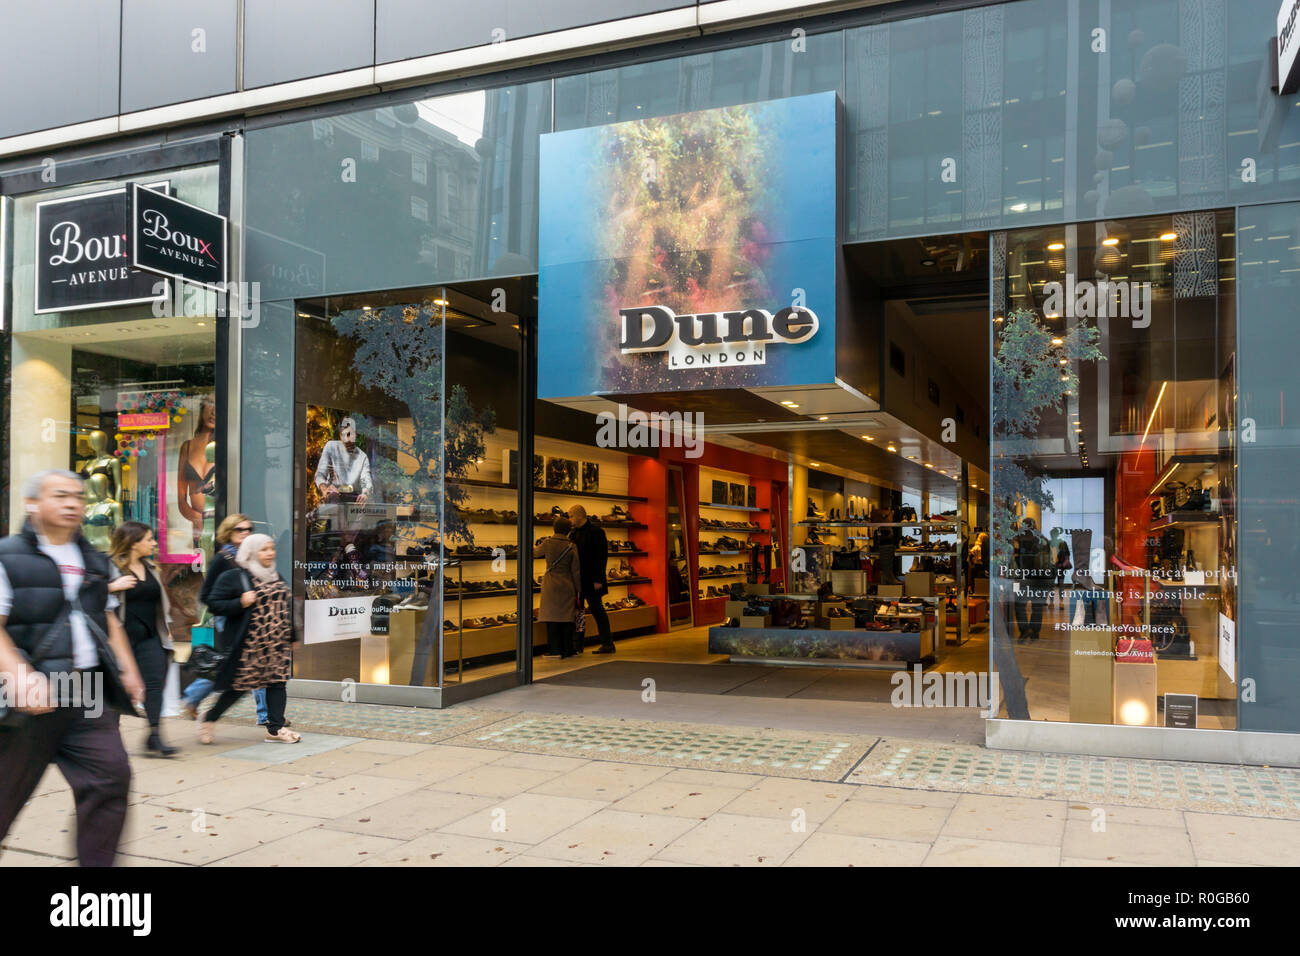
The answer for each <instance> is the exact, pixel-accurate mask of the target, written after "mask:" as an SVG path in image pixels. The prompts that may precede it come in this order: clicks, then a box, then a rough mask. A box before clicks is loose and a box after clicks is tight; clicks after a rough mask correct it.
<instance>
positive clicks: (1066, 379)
mask: <svg viewBox="0 0 1300 956" xmlns="http://www.w3.org/2000/svg"><path fill="white" fill-rule="evenodd" d="M1069 380H1070V376H1068V375H1062V376H1061V381H1062V382H1068V381H1069Z"/></svg>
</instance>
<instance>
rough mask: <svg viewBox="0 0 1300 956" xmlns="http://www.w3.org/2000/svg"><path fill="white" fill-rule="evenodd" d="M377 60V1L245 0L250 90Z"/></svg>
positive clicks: (247, 84) (246, 80)
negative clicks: (375, 58)
mask: <svg viewBox="0 0 1300 956" xmlns="http://www.w3.org/2000/svg"><path fill="white" fill-rule="evenodd" d="M326 7H327V9H326ZM374 55H375V2H374V0H330V3H329V4H328V5H322V4H320V3H319V2H317V0H245V3H244V87H245V89H253V88H254V87H258V86H269V85H271V84H272V83H287V82H289V81H290V80H301V79H306V78H307V77H311V76H322V75H324V74H326V73H338V72H341V71H344V70H356V69H360V68H361V67H366V66H370V65H371V64H373V63H374Z"/></svg>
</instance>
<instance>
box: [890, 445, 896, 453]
mask: <svg viewBox="0 0 1300 956" xmlns="http://www.w3.org/2000/svg"><path fill="white" fill-rule="evenodd" d="M889 450H890V451H895V452H896V451H898V449H897V448H895V447H894V446H893V445H890V446H889Z"/></svg>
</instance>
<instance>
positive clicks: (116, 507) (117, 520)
mask: <svg viewBox="0 0 1300 956" xmlns="http://www.w3.org/2000/svg"><path fill="white" fill-rule="evenodd" d="M86 499H87V500H86V518H85V521H83V522H82V526H81V527H82V532H83V533H84V534H85V536H86V540H87V541H89V542H90V543H91V544H92V545H94V546H95V547H96V548H97V549H98V550H100V551H104V552H107V551H108V548H109V545H110V543H111V542H112V539H113V529H114V528H116V527H117V526H118V525H120V524H121V523H122V506H121V505H120V504H119V503H118V502H117V501H116V500H115V499H114V498H112V497H110V495H109V493H108V476H107V475H105V474H103V473H102V472H96V473H95V474H93V475H91V476H90V477H89V478H88V479H86Z"/></svg>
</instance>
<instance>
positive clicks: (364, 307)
mask: <svg viewBox="0 0 1300 956" xmlns="http://www.w3.org/2000/svg"><path fill="white" fill-rule="evenodd" d="M361 311H362V312H369V311H370V306H368V305H363V306H362V307H361Z"/></svg>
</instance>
